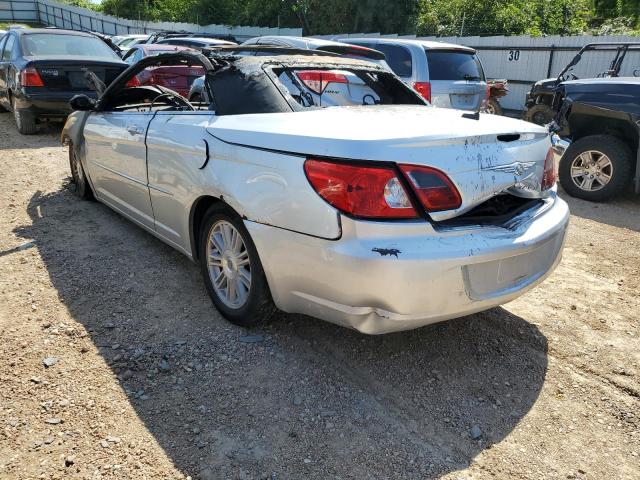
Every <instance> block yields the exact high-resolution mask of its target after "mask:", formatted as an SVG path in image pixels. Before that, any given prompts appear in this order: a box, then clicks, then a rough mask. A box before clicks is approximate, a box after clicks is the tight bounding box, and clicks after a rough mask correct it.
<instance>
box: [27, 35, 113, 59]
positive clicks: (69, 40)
mask: <svg viewBox="0 0 640 480" xmlns="http://www.w3.org/2000/svg"><path fill="white" fill-rule="evenodd" d="M22 49H23V51H24V55H25V56H27V57H31V56H38V57H39V56H74V57H87V58H92V59H95V60H120V58H119V57H118V56H117V55H116V54H115V52H114V51H113V50H111V49H110V48H109V47H108V46H107V44H106V43H104V42H103V41H102V40H100V39H99V38H96V37H87V36H84V35H60V34H54V33H33V34H29V35H23V37H22Z"/></svg>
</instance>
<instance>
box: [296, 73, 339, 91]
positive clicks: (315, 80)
mask: <svg viewBox="0 0 640 480" xmlns="http://www.w3.org/2000/svg"><path fill="white" fill-rule="evenodd" d="M296 76H297V77H298V78H299V79H300V81H301V82H302V83H304V84H305V85H306V86H307V88H308V89H309V90H312V91H313V92H315V93H318V94H320V93H322V92H324V89H325V88H327V85H329V84H330V83H349V80H347V77H346V76H345V75H343V74H342V73H339V72H332V71H330V70H300V71H298V72H296Z"/></svg>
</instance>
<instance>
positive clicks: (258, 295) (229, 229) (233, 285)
mask: <svg viewBox="0 0 640 480" xmlns="http://www.w3.org/2000/svg"><path fill="white" fill-rule="evenodd" d="M198 248H199V254H200V255H199V258H200V268H201V271H202V276H203V277H204V282H205V286H206V287H207V291H208V292H209V296H210V297H211V301H212V302H213V304H214V305H215V307H216V308H217V309H218V311H219V312H220V313H221V314H222V316H223V317H225V318H226V319H227V320H229V321H230V322H231V323H234V324H236V325H240V326H242V327H254V326H256V325H259V324H262V323H266V322H267V321H268V320H269V318H270V317H271V315H273V313H274V311H275V306H274V304H273V300H272V299H271V292H270V291H269V285H268V284H267V278H266V276H265V274H264V270H263V269H262V263H261V262H260V258H259V257H258V251H257V250H256V247H255V245H254V243H253V241H252V240H251V236H250V235H249V232H248V231H247V229H246V228H245V226H244V223H243V222H242V219H241V218H240V217H239V216H238V215H237V214H235V212H233V211H232V210H231V209H230V208H229V207H227V206H226V205H224V204H218V205H213V206H212V207H211V208H210V209H209V210H208V211H207V213H206V214H205V216H204V219H203V220H202V227H201V229H200V241H199V247H198Z"/></svg>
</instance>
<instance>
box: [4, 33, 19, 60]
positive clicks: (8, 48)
mask: <svg viewBox="0 0 640 480" xmlns="http://www.w3.org/2000/svg"><path fill="white" fill-rule="evenodd" d="M15 42H16V38H15V37H14V36H13V35H10V36H9V38H7V42H6V43H5V45H4V49H3V50H2V61H3V62H8V61H9V60H11V51H12V50H13V45H14V44H15Z"/></svg>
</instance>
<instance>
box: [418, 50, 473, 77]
mask: <svg viewBox="0 0 640 480" xmlns="http://www.w3.org/2000/svg"><path fill="white" fill-rule="evenodd" d="M425 52H426V54H427V61H428V62H429V79H430V80H471V81H473V80H476V81H484V72H483V71H482V65H481V64H480V60H478V57H476V56H475V55H474V54H473V53H465V52H460V51H456V50H430V49H425Z"/></svg>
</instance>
